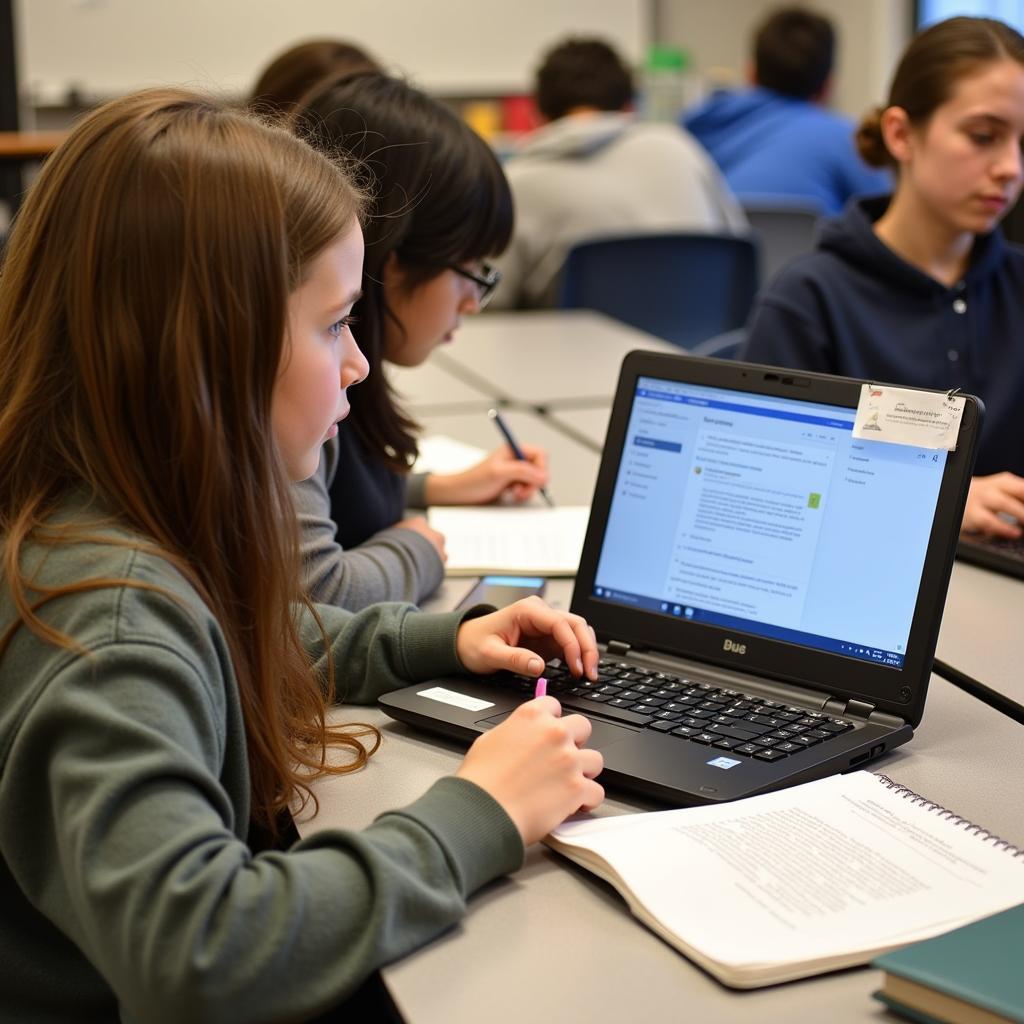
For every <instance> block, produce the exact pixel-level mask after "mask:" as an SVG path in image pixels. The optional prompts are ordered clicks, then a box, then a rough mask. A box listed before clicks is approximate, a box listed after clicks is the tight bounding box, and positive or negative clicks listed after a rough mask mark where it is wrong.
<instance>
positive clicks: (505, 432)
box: [487, 409, 555, 508]
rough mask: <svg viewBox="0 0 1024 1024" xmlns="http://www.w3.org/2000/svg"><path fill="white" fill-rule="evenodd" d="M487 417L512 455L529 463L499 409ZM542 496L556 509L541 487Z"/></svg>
mask: <svg viewBox="0 0 1024 1024" xmlns="http://www.w3.org/2000/svg"><path fill="white" fill-rule="evenodd" d="M487 415H488V416H490V417H491V419H492V420H493V421H494V425H495V426H496V427H497V428H498V430H499V431H500V432H501V436H502V437H503V438H505V441H506V443H507V444H508V446H509V448H511V449H512V454H513V455H514V456H515V457H516V458H517V459H519V461H520V462H528V461H529V460H528V459H527V458H526V456H525V455H524V454H523V449H522V448H520V447H519V444H518V442H517V441H516V439H515V438H514V437H513V436H512V431H511V430H509V429H508V424H507V423H506V422H505V419H504V417H503V416H502V415H501V413H500V412H498V410H497V409H489V410H488V412H487ZM540 496H541V497H542V498H543V499H544V500H545V501H546V502H547V503H548V505H549V506H550V507H551V508H554V507H555V503H554V502H553V501H552V500H551V495H550V494H548V492H547V491H546V490H545V489H544V488H543V487H541V488H540Z"/></svg>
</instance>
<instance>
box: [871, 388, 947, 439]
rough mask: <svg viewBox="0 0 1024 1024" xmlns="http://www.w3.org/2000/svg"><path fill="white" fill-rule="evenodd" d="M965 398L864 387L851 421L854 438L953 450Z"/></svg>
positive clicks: (937, 393)
mask: <svg viewBox="0 0 1024 1024" xmlns="http://www.w3.org/2000/svg"><path fill="white" fill-rule="evenodd" d="M966 404H967V401H966V399H965V398H963V397H962V396H961V397H953V396H951V395H949V394H944V393H943V392H941V391H916V390H914V389H913V388H893V387H889V386H888V385H885V384H864V385H863V386H862V387H861V389H860V401H859V402H858V403H857V417H856V419H855V420H854V421H853V436H854V437H858V438H861V439H862V440H865V441H884V442H886V443H887V444H911V445H914V446H915V447H917V448H931V449H940V448H944V449H945V450H946V451H948V452H951V451H954V450H955V449H956V439H957V436H958V435H959V433H960V420H961V418H962V417H963V414H964V406H965V405H966Z"/></svg>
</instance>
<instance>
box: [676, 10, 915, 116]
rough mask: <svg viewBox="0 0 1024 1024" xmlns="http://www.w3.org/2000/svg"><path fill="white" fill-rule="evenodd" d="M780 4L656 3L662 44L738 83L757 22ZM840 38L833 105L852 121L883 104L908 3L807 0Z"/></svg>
mask: <svg viewBox="0 0 1024 1024" xmlns="http://www.w3.org/2000/svg"><path fill="white" fill-rule="evenodd" d="M779 5H780V4H779V0H718V2H716V3H708V2H706V0H660V2H658V19H657V23H658V28H659V34H660V35H661V37H662V41H663V42H666V43H672V44H675V45H677V46H682V47H684V48H686V49H687V50H689V51H690V53H691V55H692V57H693V59H694V64H695V67H696V70H697V72H698V73H699V74H701V75H702V76H708V77H711V78H714V79H716V80H719V81H721V80H723V79H724V80H726V81H731V82H739V81H742V79H743V72H744V66H745V64H746V62H747V59H748V52H749V46H750V38H751V35H752V33H753V30H754V28H755V26H756V25H757V23H758V22H759V21H761V19H762V18H764V17H765V15H766V14H767V13H768V12H769V11H771V10H772V9H774V8H775V7H778V6H779ZM807 6H808V7H811V8H814V9H817V10H820V11H821V12H822V13H823V14H826V15H827V16H828V17H830V18H831V19H832V21H833V23H834V24H835V26H836V30H837V32H838V35H839V53H838V65H837V76H836V88H835V92H834V94H833V97H832V105H833V106H834V107H836V109H838V110H842V111H844V112H845V113H847V114H850V115H851V116H854V117H857V116H860V114H862V113H863V112H864V111H865V110H866V109H867V108H868V107H870V106H872V105H874V104H876V103H880V102H882V100H883V99H884V93H885V90H886V88H887V86H888V80H889V76H890V74H891V73H892V69H893V67H894V66H895V63H896V60H897V58H898V57H899V54H900V51H901V50H902V48H903V46H904V45H905V43H906V41H907V38H908V37H909V29H910V18H911V14H910V0H809V2H807Z"/></svg>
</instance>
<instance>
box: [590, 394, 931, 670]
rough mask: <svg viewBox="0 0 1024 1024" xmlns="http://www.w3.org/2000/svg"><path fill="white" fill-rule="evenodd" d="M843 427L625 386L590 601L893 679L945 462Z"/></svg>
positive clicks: (749, 403)
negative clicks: (615, 468) (621, 429)
mask: <svg viewBox="0 0 1024 1024" xmlns="http://www.w3.org/2000/svg"><path fill="white" fill-rule="evenodd" d="M853 419H854V411H853V410H852V409H848V408H845V407H842V406H831V405H821V404H816V403H810V402H802V401H799V400H798V399H790V398H777V397H774V396H766V395H751V394H749V393H746V392H740V391H730V390H725V389H721V388H711V387H705V386H703V385H694V384H681V383H677V382H674V381H665V380H658V379H655V378H651V377H641V378H639V380H638V381H637V387H636V392H635V395H634V398H633V408H632V411H631V414H630V419H629V425H628V427H627V430H626V438H625V443H624V446H623V451H622V457H621V460H620V463H619V472H618V476H617V478H616V482H615V492H614V496H613V498H612V503H611V509H610V512H609V516H608V525H607V528H606V530H605V535H604V542H603V544H602V547H601V554H600V558H599V560H598V566H597V575H596V577H595V580H594V589H593V596H594V597H595V598H597V599H599V600H603V601H610V602H612V603H615V604H621V605H626V606H629V607H632V608H639V609H644V610H647V611H651V612H654V613H656V614H661V615H667V616H672V617H675V618H679V619H685V620H689V621H693V622H701V623H706V624H711V625H716V626H723V627H726V628H729V629H736V630H743V631H745V632H747V633H752V634H756V635H758V636H764V637H770V638H772V639H777V640H785V641H788V642H790V643H796V644H801V645H803V646H806V647H813V648H818V649H819V650H825V651H832V652H835V653H838V654H843V655H847V656H849V657H852V658H860V659H862V660H865V661H870V662H873V663H876V664H881V665H886V666H891V667H893V668H901V667H902V665H903V659H904V656H905V655H906V650H907V640H908V638H909V636H910V627H911V623H912V621H913V617H914V608H915V605H916V603H917V594H918V589H919V587H920V583H921V572H922V569H923V566H924V558H925V552H926V550H927V547H928V540H929V537H930V535H931V529H932V521H933V519H934V517H935V506H936V502H937V500H938V495H939V487H940V485H941V483H942V475H943V471H944V469H945V465H946V452H944V451H939V452H936V451H931V450H927V449H924V448H917V447H914V446H910V445H896V444H884V443H882V442H878V441H862V440H858V439H855V438H854V437H853Z"/></svg>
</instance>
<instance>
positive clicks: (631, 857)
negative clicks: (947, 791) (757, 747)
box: [545, 772, 1024, 988]
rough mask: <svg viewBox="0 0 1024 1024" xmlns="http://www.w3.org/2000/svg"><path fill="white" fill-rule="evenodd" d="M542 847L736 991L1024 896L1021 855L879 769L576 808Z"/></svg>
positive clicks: (860, 957)
mask: <svg viewBox="0 0 1024 1024" xmlns="http://www.w3.org/2000/svg"><path fill="white" fill-rule="evenodd" d="M545 842H546V843H547V844H548V845H549V846H550V847H551V848H552V849H554V850H556V851H557V852H558V853H560V854H563V855H564V856H566V857H568V858H569V859H570V860H573V861H575V862H576V863H578V864H580V865H582V866H583V867H585V868H587V869H588V870H589V871H591V872H593V873H594V874H596V875H597V876H598V877H600V878H603V879H604V880H605V881H606V882H608V883H610V884H611V885H612V886H614V887H615V888H616V889H617V890H618V891H619V892H620V893H621V894H622V896H623V897H624V898H625V900H626V902H627V904H628V905H629V908H630V910H631V911H632V912H633V914H634V915H635V916H636V917H638V918H639V919H640V920H641V921H642V922H643V923H644V924H645V925H647V927H649V928H650V929H651V930H652V931H654V932H655V933H656V934H658V935H659V936H661V938H663V939H664V940H665V941H666V942H668V943H669V944H670V945H672V946H674V947H675V948H676V949H678V950H679V951H680V952H681V953H683V954H684V955H685V956H687V957H689V959H691V960H693V961H694V962H695V963H697V964H699V965H700V966H701V967H703V968H704V969H705V970H706V971H708V972H709V973H710V974H712V975H714V976H715V977H716V978H717V979H718V980H719V981H721V982H723V983H725V984H726V985H730V986H732V987H735V988H757V987H759V986H762V985H771V984H775V983H777V982H782V981H789V980H792V979H794V978H802V977H806V976H808V975H812V974H820V973H823V972H825V971H831V970H836V969H838V968H841V967H851V966H854V965H857V964H863V963H867V962H868V961H869V960H871V959H872V958H873V957H875V956H877V955H878V954H880V953H883V952H885V951H887V950H890V949H895V948H897V947H900V946H904V945H907V944H909V943H911V942H917V941H919V940H921V939H926V938H930V937H931V936H933V935H940V934H942V933H944V932H947V931H951V930H952V929H954V928H958V927H960V926H961V925H964V924H967V923H969V922H971V921H975V920H977V919H979V918H982V917H985V916H987V915H989V914H995V913H997V912H999V911H1002V910H1006V909H1008V908H1009V907H1012V906H1015V905H1016V904H1018V903H1022V902H1024V850H1021V849H1019V848H1017V847H1015V846H1012V845H1011V844H1010V843H1007V842H1004V841H1003V840H1001V839H1000V838H999V837H998V836H995V835H992V834H991V833H990V832H988V831H986V830H985V829H983V828H981V827H979V826H977V825H973V824H971V823H970V822H968V821H967V820H966V819H964V818H961V817H959V816H957V815H955V814H953V813H952V812H950V811H947V810H946V809H945V808H943V807H941V806H939V805H938V804H935V803H933V802H931V801H930V800H927V799H926V798H924V797H922V796H919V795H918V794H916V793H914V792H912V791H911V790H909V789H907V788H906V787H904V786H901V785H899V784H898V783H896V782H893V781H892V780H891V779H889V778H887V777H886V776H884V775H873V774H871V773H869V772H854V773H852V774H849V775H836V776H832V777H830V778H826V779H820V780H818V781H816V782H809V783H806V784H804V785H802V786H795V787H793V788H791V789H787V790H782V791H780V792H775V793H768V794H765V795H763V796H756V797H750V798H749V799H746V800H738V801H735V802H733V803H729V804H716V805H711V806H707V807H689V808H684V809H682V810H675V811H659V812H653V813H647V814H631V815H621V816H615V817H600V818H585V819H578V820H575V821H571V822H567V823H566V824H564V825H562V826H560V827H559V828H557V829H555V830H554V831H553V832H552V833H551V835H550V836H548V838H547V839H546V840H545Z"/></svg>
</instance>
